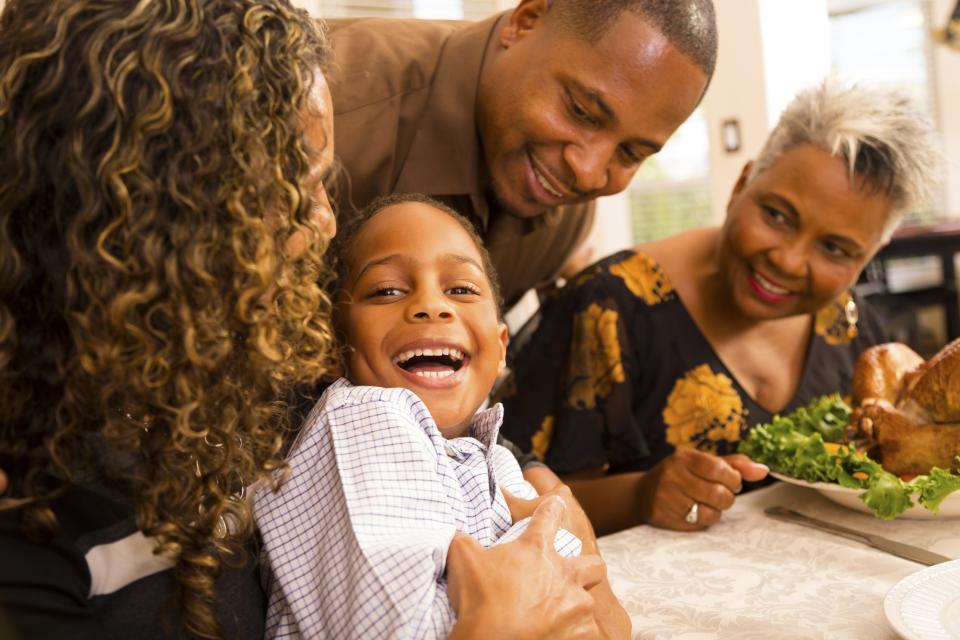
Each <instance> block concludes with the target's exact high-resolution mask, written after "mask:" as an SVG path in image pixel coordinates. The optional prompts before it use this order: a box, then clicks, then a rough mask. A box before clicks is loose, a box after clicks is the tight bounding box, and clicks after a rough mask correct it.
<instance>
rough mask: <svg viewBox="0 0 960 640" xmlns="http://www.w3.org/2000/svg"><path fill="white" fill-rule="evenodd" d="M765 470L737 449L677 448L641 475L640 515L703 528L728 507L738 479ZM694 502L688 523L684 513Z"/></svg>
mask: <svg viewBox="0 0 960 640" xmlns="http://www.w3.org/2000/svg"><path fill="white" fill-rule="evenodd" d="M768 471H769V470H768V469H767V467H766V466H764V465H762V464H758V463H756V462H753V461H752V460H750V458H748V457H747V456H745V455H743V454H740V453H735V454H732V455H728V456H722V457H719V456H715V455H712V454H709V453H704V452H702V451H697V450H696V449H677V450H676V451H675V452H674V453H673V455H671V456H669V457H668V458H666V459H664V460H663V461H662V462H660V464H658V465H657V466H655V467H654V468H653V469H651V470H650V471H648V472H647V473H646V474H644V475H643V477H642V479H641V481H640V491H639V493H640V495H639V507H640V515H641V518H642V519H643V520H644V521H645V522H646V523H647V524H652V525H653V526H655V527H661V528H664V529H675V530H678V531H699V530H700V529H706V528H707V527H709V526H710V525H712V524H715V523H716V522H717V521H719V520H720V515H721V513H723V512H724V511H726V510H727V509H729V508H730V507H732V506H733V502H734V498H735V496H736V494H737V493H739V492H740V489H741V488H742V485H743V480H748V481H755V480H761V479H763V478H764V477H766V475H767V473H768ZM694 503H696V504H697V505H698V507H697V512H698V513H697V519H696V520H695V521H693V522H688V521H687V519H686V517H687V514H688V513H690V509H691V507H692V506H693V504H694Z"/></svg>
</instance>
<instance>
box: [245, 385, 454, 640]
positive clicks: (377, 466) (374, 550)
mask: <svg viewBox="0 0 960 640" xmlns="http://www.w3.org/2000/svg"><path fill="white" fill-rule="evenodd" d="M304 428H306V429H309V431H308V432H307V436H306V437H305V438H304V439H303V440H302V441H301V442H299V443H298V445H297V446H296V447H295V450H294V451H293V452H292V453H291V456H290V457H289V460H288V462H289V465H290V471H291V476H290V479H289V481H288V482H286V483H285V484H284V485H283V487H282V488H281V489H280V491H279V492H278V493H270V492H262V493H260V494H258V495H257V496H256V498H255V505H254V510H255V515H256V518H257V525H258V527H259V529H260V532H261V535H262V537H263V544H264V554H265V556H266V562H267V563H268V564H269V568H268V575H269V580H268V581H269V584H268V585H267V589H268V593H269V597H270V605H269V609H268V614H267V637H280V636H285V635H300V636H305V637H309V636H317V637H331V638H373V637H416V638H433V637H445V636H446V634H447V633H448V632H449V630H450V628H452V626H453V623H454V614H453V611H452V609H451V607H450V604H449V601H448V599H447V592H446V582H445V579H444V577H443V575H444V569H445V563H446V555H447V549H448V547H449V544H450V541H451V540H452V538H453V535H454V533H455V529H456V525H455V522H456V521H455V515H454V514H453V512H452V510H451V507H450V505H451V504H452V503H451V499H450V495H448V494H449V486H450V485H449V482H450V477H451V476H450V475H449V474H451V473H452V472H450V471H449V468H448V467H446V466H445V465H443V464H442V460H441V454H440V453H439V452H438V451H437V450H436V444H435V443H434V442H433V441H432V440H431V439H430V437H428V436H427V434H426V433H425V432H424V430H423V429H422V427H421V426H420V425H419V424H418V422H417V420H416V419H415V416H412V415H410V413H409V412H407V411H405V410H404V408H403V407H398V406H396V405H394V404H393V403H380V404H376V403H373V404H372V403H369V402H364V403H362V404H359V405H354V406H352V407H345V408H338V409H337V410H335V411H331V412H329V413H326V414H324V415H323V416H322V419H318V418H316V417H314V416H311V418H308V421H307V424H306V425H305V427H304ZM438 477H440V478H441V479H442V480H443V481H442V482H438Z"/></svg>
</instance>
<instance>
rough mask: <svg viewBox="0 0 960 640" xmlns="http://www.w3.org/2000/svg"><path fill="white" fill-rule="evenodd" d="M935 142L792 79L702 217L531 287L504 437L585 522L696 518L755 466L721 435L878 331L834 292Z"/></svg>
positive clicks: (803, 398)
mask: <svg viewBox="0 0 960 640" xmlns="http://www.w3.org/2000/svg"><path fill="white" fill-rule="evenodd" d="M935 149H936V147H935V144H934V139H933V135H932V128H931V127H930V125H929V123H928V121H927V119H926V118H925V117H924V116H923V115H922V114H921V113H919V112H918V110H917V109H916V108H915V107H914V106H913V105H912V104H911V103H910V102H909V101H908V100H906V99H905V98H904V97H902V96H900V95H897V94H896V93H892V92H887V91H879V90H871V89H868V88H864V87H858V86H853V87H844V86H840V85H838V84H835V83H829V82H828V83H824V84H823V85H821V86H818V87H816V88H812V89H809V90H807V91H804V92H802V93H800V94H799V95H798V96H797V97H796V98H795V99H794V100H793V102H792V103H791V104H790V105H789V107H788V108H787V109H786V110H785V111H784V113H783V115H782V116H781V118H780V121H779V123H778V124H777V126H776V128H775V129H774V130H773V132H772V133H771V134H770V137H769V139H768V141H767V143H766V146H765V147H764V149H763V151H762V152H761V153H760V156H759V157H758V158H757V160H756V161H755V162H748V163H747V164H746V166H745V167H744V168H743V172H742V173H741V175H740V178H739V180H738V181H737V184H736V185H735V186H734V188H733V193H732V195H731V197H730V201H729V204H728V206H727V217H726V221H725V222H724V224H723V226H722V227H719V228H703V229H695V230H691V231H688V232H685V233H681V234H679V235H676V236H673V237H670V238H666V239H664V240H660V241H657V242H652V243H650V244H647V245H642V246H639V247H636V248H635V249H634V250H632V251H624V252H621V253H618V254H615V255H613V256H610V257H608V258H606V259H604V260H602V261H600V262H599V263H597V264H595V265H593V266H592V267H589V268H587V269H585V270H584V271H583V272H581V273H580V274H579V275H578V276H576V277H575V278H573V280H572V281H571V282H570V283H569V284H568V285H567V286H566V287H565V288H563V289H562V290H560V291H559V292H558V294H557V295H555V296H554V297H553V298H552V299H550V300H549V301H548V302H546V304H545V305H544V307H543V309H542V313H541V317H540V320H539V328H538V329H537V331H536V333H535V334H533V336H532V337H531V338H530V340H529V342H527V343H525V345H524V346H523V348H522V350H521V351H520V352H519V353H517V354H515V357H514V359H513V368H514V371H515V379H514V382H513V384H512V385H509V387H510V389H511V394H512V395H511V397H509V398H508V399H507V400H506V402H505V405H506V413H505V416H506V422H505V425H504V432H505V434H506V435H507V436H508V437H509V438H511V439H512V440H515V441H516V442H517V444H519V445H520V446H524V445H525V446H526V447H528V448H531V449H532V450H533V451H534V452H536V453H537V454H538V455H539V456H541V457H542V458H543V459H544V460H545V461H546V462H547V463H548V464H549V465H550V466H551V467H552V468H553V469H554V470H555V471H557V472H558V473H559V474H561V476H562V477H564V478H565V479H566V480H567V481H568V482H569V484H570V485H571V487H572V488H573V491H574V494H575V495H576V496H577V497H578V498H579V499H580V501H581V502H582V503H583V505H584V508H585V509H586V510H587V513H588V514H589V515H590V517H591V520H592V521H593V522H594V525H595V527H596V528H597V530H598V533H602V532H609V531H615V530H618V529H622V528H625V527H628V526H632V525H634V524H638V523H641V522H647V523H650V524H653V525H656V526H661V527H666V528H671V529H682V530H694V529H701V528H703V527H706V526H709V525H710V524H712V523H714V522H716V521H717V520H718V519H719V518H720V514H721V512H722V511H724V510H725V509H728V508H729V507H730V506H731V505H732V504H733V502H734V495H735V493H737V492H738V491H739V490H740V488H741V484H742V481H743V480H758V479H760V478H762V477H763V476H764V475H765V474H766V468H765V467H763V466H762V465H757V464H754V463H752V462H751V461H750V460H748V459H747V458H745V457H744V456H742V455H738V454H734V453H733V452H734V451H735V450H736V446H737V443H738V441H739V439H740V438H741V436H743V435H744V434H745V433H746V431H747V430H748V429H749V428H750V427H751V426H752V425H754V424H757V423H759V422H764V421H767V420H769V419H770V418H771V417H772V416H773V414H775V413H782V412H786V411H790V410H791V409H793V408H795V407H797V406H799V405H803V404H805V403H807V402H808V401H809V400H810V399H812V398H813V397H815V396H818V395H821V394H826V393H832V392H837V391H840V392H848V391H849V387H850V381H851V374H852V367H853V363H854V361H855V359H856V356H857V355H858V353H859V352H860V351H861V350H862V349H863V348H865V347H866V346H869V345H871V344H873V343H875V342H878V341H881V340H882V339H883V330H882V326H881V325H880V324H879V322H878V321H877V319H876V318H875V317H874V316H873V315H871V314H870V313H868V311H867V310H866V309H864V307H863V305H862V301H860V300H859V299H858V298H857V297H856V296H855V295H853V294H852V292H851V290H850V288H851V287H852V286H853V284H854V283H855V282H856V280H857V277H858V275H859V273H860V271H861V270H862V269H863V267H864V266H865V265H866V264H867V262H868V261H869V260H870V259H871V258H872V257H873V256H874V254H876V252H877V250H878V249H880V247H882V246H883V245H884V244H885V243H886V242H887V240H888V239H889V238H890V234H891V232H892V231H893V229H894V227H895V226H896V224H897V222H898V221H899V220H900V219H901V217H902V216H903V214H904V213H905V212H907V211H909V210H910V209H911V208H913V207H915V206H917V205H918V204H920V203H922V202H923V200H924V198H925V197H926V195H927V194H928V193H929V189H930V186H931V180H932V177H933V176H934V175H935V173H936V171H935V169H936V162H937V159H938V154H937V152H936V150H935ZM858 310H859V312H858Z"/></svg>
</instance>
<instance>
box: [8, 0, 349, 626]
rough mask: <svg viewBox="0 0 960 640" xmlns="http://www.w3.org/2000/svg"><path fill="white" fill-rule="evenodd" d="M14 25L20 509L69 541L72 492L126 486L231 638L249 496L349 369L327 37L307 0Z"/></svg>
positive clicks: (227, 3) (13, 249) (15, 445)
mask: <svg viewBox="0 0 960 640" xmlns="http://www.w3.org/2000/svg"><path fill="white" fill-rule="evenodd" d="M0 33H2V34H3V37H2V38H0V468H3V469H4V470H5V471H6V472H7V473H8V475H9V477H10V488H9V490H8V492H7V498H5V499H4V500H3V501H2V505H0V508H13V507H18V508H20V509H21V517H22V520H21V521H22V522H23V525H24V532H25V535H30V536H34V537H43V536H49V535H50V534H51V533H52V532H53V531H54V530H55V528H56V526H57V523H56V518H55V517H54V514H53V510H52V509H51V506H50V505H51V503H52V501H53V500H54V499H55V498H56V497H58V496H59V495H61V494H62V493H64V492H65V491H66V490H68V489H69V488H70V487H71V486H72V485H74V484H76V483H79V482H86V481H95V482H99V481H108V482H110V483H112V484H120V485H121V486H123V487H124V488H125V490H126V491H127V494H128V495H129V496H130V497H131V500H132V502H133V505H134V507H135V510H136V515H137V519H138V524H139V526H140V528H141V529H142V530H143V531H144V533H145V534H147V535H149V536H154V537H155V538H156V539H157V540H158V541H159V543H160V546H161V550H162V551H163V552H165V553H168V554H170V555H172V556H173V557H175V559H176V567H175V575H176V577H177V580H178V583H179V592H180V612H181V623H182V625H183V631H184V632H186V633H187V634H188V635H191V636H195V637H205V638H206V637H217V636H219V635H221V633H222V631H221V629H220V627H219V625H218V623H217V620H216V617H215V615H214V611H213V602H214V581H215V579H216V576H217V574H218V572H219V569H220V566H221V564H222V563H223V562H226V561H230V560H231V559H232V558H233V559H235V557H236V556H237V554H240V553H242V552H243V544H244V542H245V541H246V540H247V539H248V536H249V534H250V532H251V530H252V521H251V513H250V510H249V508H248V506H247V504H246V502H245V501H244V500H243V499H242V497H241V495H242V490H243V487H245V486H249V485H250V484H252V483H254V482H256V481H257V480H259V479H262V478H267V477H269V476H270V474H271V472H273V471H275V470H276V469H278V468H279V467H280V466H281V465H282V457H281V454H282V452H281V449H282V446H283V440H284V436H285V432H286V431H287V430H289V429H290V428H292V427H294V426H296V425H292V424H291V423H292V422H293V417H292V416H293V411H294V409H293V406H294V404H295V402H296V394H297V392H298V390H299V389H301V388H308V387H309V386H312V384H313V383H314V382H315V381H316V380H317V379H318V378H320V377H321V376H323V375H324V374H325V373H326V372H327V371H328V370H329V369H330V367H331V366H332V360H331V351H332V349H331V345H332V332H331V324H330V301H329V299H328V297H327V295H326V294H325V293H324V291H323V288H322V284H323V283H324V282H325V281H327V280H328V278H329V275H328V273H327V268H326V266H325V263H324V259H323V252H324V250H325V248H326V239H325V238H323V232H322V230H321V228H320V227H319V226H318V225H317V224H316V223H314V222H312V219H311V215H310V212H311V208H312V207H313V206H314V205H315V204H316V203H314V202H313V201H312V197H311V195H310V193H309V190H308V189H306V188H305V187H304V179H305V178H306V176H307V175H308V173H309V171H310V166H311V163H313V162H314V161H315V159H316V158H317V157H318V156H319V151H318V150H317V149H311V148H310V147H309V146H308V143H307V142H306V139H305V137H304V133H305V127H306V122H307V119H308V118H309V117H311V104H312V102H311V91H312V89H313V85H314V82H315V80H316V78H317V77H318V73H319V72H320V71H321V70H322V68H323V64H324V62H325V60H326V56H327V52H328V47H327V44H326V39H325V37H324V34H323V32H322V27H321V26H320V25H319V24H317V23H316V22H315V21H314V20H312V19H311V18H310V17H309V16H308V15H307V14H306V13H305V12H303V11H301V10H297V9H294V8H292V7H291V5H290V4H289V2H287V0H7V2H6V6H5V8H4V9H3V13H2V14H0ZM313 115H314V116H316V113H315V112H313ZM331 116H332V114H330V115H329V116H328V117H331ZM331 142H332V141H331ZM294 234H297V236H298V237H304V235H305V234H306V237H310V238H315V239H316V241H315V242H309V243H307V244H308V247H307V248H306V250H304V251H302V252H300V253H298V254H297V255H287V254H285V252H284V247H285V246H287V241H288V240H289V239H290V238H291V236H293V235H294Z"/></svg>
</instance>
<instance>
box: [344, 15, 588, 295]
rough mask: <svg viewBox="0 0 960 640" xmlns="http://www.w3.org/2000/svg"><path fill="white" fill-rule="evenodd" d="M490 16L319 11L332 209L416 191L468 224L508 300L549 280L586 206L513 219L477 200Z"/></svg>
mask: <svg viewBox="0 0 960 640" xmlns="http://www.w3.org/2000/svg"><path fill="white" fill-rule="evenodd" d="M499 17H500V16H493V17H491V18H489V19H487V20H484V21H481V22H473V23H471V22H452V21H436V20H392V19H383V18H360V19H344V20H328V21H327V25H328V27H329V30H330V38H331V41H332V43H333V50H334V61H333V64H332V65H331V69H330V71H329V73H328V74H327V81H328V82H329V84H330V91H331V93H332V94H333V106H334V121H335V126H334V131H335V143H336V152H337V156H338V157H339V158H340V160H341V162H342V163H343V165H344V168H345V169H346V173H347V180H346V181H345V183H344V185H343V188H342V189H340V190H339V191H338V192H336V193H335V194H334V195H335V197H336V199H337V204H338V206H339V211H340V212H341V214H343V215H349V212H351V211H353V210H356V209H358V208H361V207H363V206H365V205H366V204H368V203H369V202H370V201H371V200H373V199H374V198H376V197H377V196H381V195H387V194H391V193H411V192H417V193H424V194H426V195H429V196H432V197H434V198H437V199H438V200H441V201H443V202H446V203H447V204H449V205H451V206H452V207H453V208H455V209H456V210H458V211H459V212H460V213H462V214H464V215H466V216H467V217H468V218H470V219H472V220H473V221H474V224H475V225H476V226H477V230H478V231H479V232H480V234H481V236H482V237H483V239H484V242H485V243H486V245H487V249H488V250H489V251H490V256H491V258H492V259H493V264H494V267H495V268H496V270H497V275H498V277H499V279H500V286H501V289H502V293H503V297H504V300H505V302H506V304H507V306H508V307H509V306H510V305H512V304H513V303H514V302H515V301H516V300H517V299H518V298H519V297H520V296H521V295H522V294H523V293H524V292H525V291H526V290H527V289H529V288H531V287H535V286H539V285H542V284H545V283H547V282H550V281H551V280H553V279H555V278H556V277H557V276H558V275H559V272H560V270H561V268H562V267H563V264H564V262H566V259H567V257H568V256H569V255H570V254H571V253H572V252H573V250H574V249H576V247H577V246H578V245H579V244H580V243H581V242H582V241H583V239H584V238H585V237H586V235H587V233H588V232H589V230H590V226H591V224H592V223H593V213H594V210H593V203H590V204H581V205H566V206H562V207H557V208H555V209H552V210H550V211H547V212H546V213H544V214H543V215H541V216H538V217H536V218H526V219H525V218H519V217H516V216H513V215H511V214H509V213H507V212H506V211H504V210H503V209H501V208H500V207H499V205H498V204H497V203H496V202H495V201H493V200H492V199H488V197H487V193H488V181H487V178H486V168H485V165H484V161H483V150H482V148H481V146H480V140H479V137H478V134H477V126H476V120H475V113H476V101H477V85H478V83H479V81H480V68H481V65H482V63H483V55H484V52H485V50H486V47H487V42H488V41H489V39H490V37H491V35H492V34H493V30H494V27H495V26H496V24H497V20H498V18H499Z"/></svg>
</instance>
